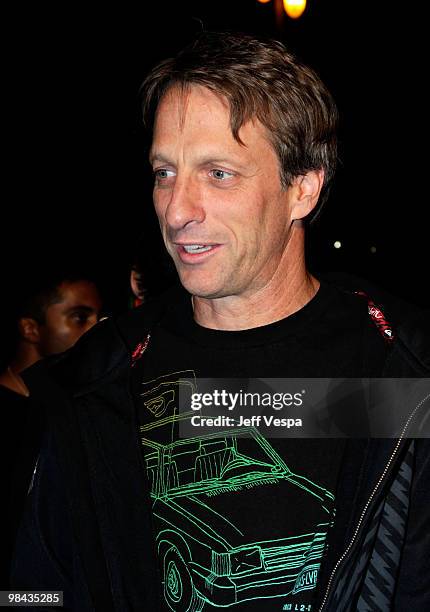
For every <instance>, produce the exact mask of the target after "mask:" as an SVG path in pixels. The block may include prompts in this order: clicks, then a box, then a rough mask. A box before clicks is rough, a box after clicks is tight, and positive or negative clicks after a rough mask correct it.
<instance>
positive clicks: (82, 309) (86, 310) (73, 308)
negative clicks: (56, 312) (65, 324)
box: [66, 304, 96, 314]
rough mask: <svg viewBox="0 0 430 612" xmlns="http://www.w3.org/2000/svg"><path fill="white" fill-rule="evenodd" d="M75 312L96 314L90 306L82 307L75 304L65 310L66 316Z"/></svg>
mask: <svg viewBox="0 0 430 612" xmlns="http://www.w3.org/2000/svg"><path fill="white" fill-rule="evenodd" d="M77 310H78V311H79V312H81V313H85V314H92V313H93V312H96V309H95V308H93V307H92V306H84V305H83V304H77V305H76V306H70V308H68V309H67V310H66V314H71V313H72V312H76V311H77Z"/></svg>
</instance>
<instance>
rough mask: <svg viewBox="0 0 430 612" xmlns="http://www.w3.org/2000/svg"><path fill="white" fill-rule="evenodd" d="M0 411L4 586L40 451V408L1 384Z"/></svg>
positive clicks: (0, 572)
mask: <svg viewBox="0 0 430 612" xmlns="http://www.w3.org/2000/svg"><path fill="white" fill-rule="evenodd" d="M0 412H1V434H2V442H1V445H0V484H1V492H2V495H1V496H2V500H3V503H2V516H1V520H0V524H1V534H0V541H1V542H2V546H1V547H0V550H1V553H0V586H1V588H3V589H6V588H7V587H8V585H9V573H10V561H11V555H12V551H13V547H14V543H15V537H16V532H17V529H18V526H19V523H20V521H21V516H22V513H23V509H24V505H25V500H26V496H27V491H28V488H29V485H30V482H31V477H32V474H33V470H34V467H35V464H36V459H37V455H38V453H39V450H40V443H41V435H42V429H43V410H42V408H41V407H40V406H39V405H37V403H36V402H35V401H34V400H32V399H30V398H29V397H25V396H23V395H20V394H18V393H15V392H14V391H11V390H10V389H8V388H6V387H4V386H3V385H0Z"/></svg>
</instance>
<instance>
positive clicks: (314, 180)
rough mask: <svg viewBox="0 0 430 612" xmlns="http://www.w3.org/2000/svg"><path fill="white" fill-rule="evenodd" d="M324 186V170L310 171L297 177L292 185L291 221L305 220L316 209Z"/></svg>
mask: <svg viewBox="0 0 430 612" xmlns="http://www.w3.org/2000/svg"><path fill="white" fill-rule="evenodd" d="M323 184H324V170H322V169H321V170H310V171H309V172H307V173H306V174H304V175H302V176H297V177H296V178H295V179H294V181H293V184H292V185H291V192H292V197H293V200H292V210H291V220H292V221H296V220H298V219H304V218H305V217H307V216H308V215H309V213H310V212H312V211H313V209H314V208H315V206H316V204H317V202H318V198H319V197H320V193H321V189H322V186H323Z"/></svg>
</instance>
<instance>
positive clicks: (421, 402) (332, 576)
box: [319, 393, 430, 612]
mask: <svg viewBox="0 0 430 612" xmlns="http://www.w3.org/2000/svg"><path fill="white" fill-rule="evenodd" d="M429 398H430V393H429V394H428V395H426V396H425V397H424V398H423V399H422V400H421V401H420V402H419V403H418V404H417V406H415V408H414V409H413V411H412V412H411V414H410V415H409V417H408V420H407V421H406V424H405V426H404V427H403V430H402V432H401V434H400V438H399V439H398V440H397V444H396V446H395V448H394V450H393V452H392V454H391V457H390V458H389V460H388V462H387V465H386V466H385V468H384V471H383V472H382V474H381V476H380V478H379V480H378V482H377V483H376V485H375V488H374V489H373V491H372V493H371V494H370V497H369V499H368V500H367V502H366V505H365V506H364V508H363V512H362V513H361V515H360V518H359V520H358V523H357V527H356V528H355V531H354V534H353V536H352V538H351V540H350V542H349V544H348V546H347V547H346V549H345V551H344V553H343V554H342V556H341V557H340V558H339V559H338V560H337V562H336V565H335V566H334V568H333V571H332V573H331V575H330V578H329V581H328V584H327V589H326V592H325V595H324V599H323V601H322V603H321V606H320V608H319V612H322V611H323V608H324V606H325V604H326V602H327V599H328V595H329V591H330V587H331V585H332V583H333V579H334V575H335V573H336V572H337V570H338V568H339V566H340V564H341V563H342V561H343V560H344V559H345V557H346V556H347V554H348V553H349V551H350V550H351V548H352V546H353V544H354V541H355V539H356V537H357V534H358V532H359V530H360V527H361V524H362V522H363V519H364V516H365V514H366V512H367V509H368V507H369V505H370V504H371V503H372V500H373V498H374V496H375V494H376V492H377V490H378V489H379V487H380V485H381V483H382V481H383V480H384V478H385V476H386V474H387V472H388V470H389V468H390V465H391V463H392V462H393V459H394V457H395V456H396V454H397V451H398V450H399V446H400V444H401V442H402V440H403V438H404V435H405V433H406V430H407V429H408V427H409V425H410V423H411V421H412V419H413V418H414V417H415V414H416V412H417V411H418V410H419V409H420V408H421V406H422V405H423V404H424V402H426V401H427V400H428V399H429Z"/></svg>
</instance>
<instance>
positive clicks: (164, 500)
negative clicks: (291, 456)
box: [140, 380, 334, 612]
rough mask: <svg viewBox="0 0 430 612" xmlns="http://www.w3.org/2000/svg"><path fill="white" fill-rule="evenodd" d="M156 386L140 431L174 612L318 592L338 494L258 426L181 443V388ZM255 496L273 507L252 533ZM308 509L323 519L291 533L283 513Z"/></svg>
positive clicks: (168, 597)
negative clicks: (295, 467)
mask: <svg viewBox="0 0 430 612" xmlns="http://www.w3.org/2000/svg"><path fill="white" fill-rule="evenodd" d="M153 382H154V381H153ZM157 382H158V384H157V385H156V386H155V388H154V387H152V392H151V393H148V392H147V393H145V394H144V396H145V403H146V405H147V408H148V410H149V412H151V415H152V417H151V420H150V422H149V423H147V424H146V425H143V426H141V428H140V431H141V440H142V445H143V452H144V457H145V463H146V470H147V475H148V479H149V484H150V490H151V497H152V502H153V505H152V514H153V524H154V528H155V537H156V546H157V551H158V556H159V562H160V571H161V574H162V580H163V588H164V597H165V601H166V604H167V606H168V609H171V610H173V611H174V612H198V611H200V610H202V609H203V608H205V607H207V608H208V610H209V609H214V608H215V609H216V608H229V607H236V606H238V607H240V609H241V610H242V609H247V608H246V607H244V608H242V607H241V606H240V604H241V603H242V602H250V601H252V600H261V599H265V600H266V601H267V600H268V599H271V598H279V597H283V598H285V597H286V596H288V595H290V596H294V595H296V594H297V593H299V592H301V591H305V590H310V589H313V588H314V587H315V585H316V580H317V576H318V570H319V566H320V561H321V556H322V553H323V550H324V545H325V539H326V534H327V530H328V528H329V525H330V524H331V521H332V516H333V501H334V498H333V495H332V494H331V493H330V492H329V491H327V490H326V489H324V488H323V487H320V486H318V485H317V484H315V483H313V482H311V481H310V480H309V479H307V478H305V477H304V476H300V475H297V474H294V473H293V472H292V471H291V470H290V469H289V468H288V466H287V465H286V464H285V462H284V461H283V459H282V458H281V457H280V456H279V454H278V453H277V452H276V451H275V450H274V448H273V447H272V446H271V444H270V443H269V442H268V440H267V439H265V438H264V437H263V436H262V435H261V434H260V433H259V431H258V430H256V429H254V428H247V429H245V428H242V429H240V430H237V429H235V430H229V431H224V432H222V434H220V433H219V432H217V433H213V434H209V435H204V436H200V437H193V438H190V439H178V436H177V429H178V424H179V423H180V421H181V419H184V418H189V416H187V415H183V414H182V415H180V414H178V411H176V410H172V407H173V406H174V405H175V404H176V402H175V397H174V396H175V393H176V392H177V390H178V387H179V386H180V384H181V382H180V381H178V380H176V381H174V383H173V382H172V381H170V385H169V384H167V383H165V381H162V383H161V384H160V381H157ZM154 391H156V392H155V393H154ZM167 405H168V406H169V407H170V409H169V410H167V409H165V407H166V406H167ZM172 412H173V414H172ZM162 440H164V441H169V443H167V444H165V443H162V442H161V441H162ZM256 496H257V497H261V499H262V500H267V499H270V500H271V503H270V504H266V505H264V516H263V515H262V516H261V520H259V521H258V522H257V523H258V524H255V525H253V522H251V523H250V521H249V516H248V515H249V507H252V506H253V505H254V506H255V499H256ZM304 498H306V499H305V500H304ZM304 501H305V502H306V504H308V505H309V504H313V505H315V506H316V508H315V513H313V514H312V513H310V514H309V516H311V517H312V516H318V517H320V518H321V517H323V520H322V521H319V522H317V523H315V522H313V523H312V522H311V521H309V524H304V529H303V531H301V532H300V533H291V530H290V531H289V530H288V517H285V508H291V510H292V512H294V508H295V507H302V506H303V502H304ZM280 516H283V521H282V525H283V527H282V530H280V529H279V517H280ZM324 517H325V518H324ZM285 525H286V526H287V528H285V527H284V526H285ZM280 533H281V534H283V533H285V537H280ZM264 609H265V610H266V609H268V608H266V607H265V608H264ZM274 609H281V608H279V607H278V608H274ZM292 609H294V608H292ZM303 609H308V610H310V609H311V607H310V606H309V607H308V606H306V607H305V608H303Z"/></svg>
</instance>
